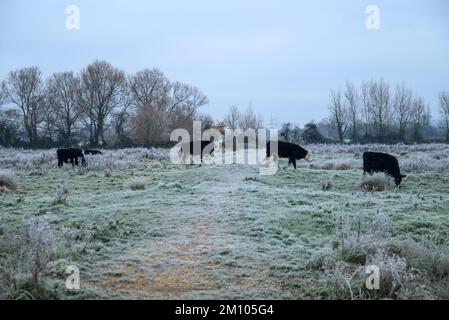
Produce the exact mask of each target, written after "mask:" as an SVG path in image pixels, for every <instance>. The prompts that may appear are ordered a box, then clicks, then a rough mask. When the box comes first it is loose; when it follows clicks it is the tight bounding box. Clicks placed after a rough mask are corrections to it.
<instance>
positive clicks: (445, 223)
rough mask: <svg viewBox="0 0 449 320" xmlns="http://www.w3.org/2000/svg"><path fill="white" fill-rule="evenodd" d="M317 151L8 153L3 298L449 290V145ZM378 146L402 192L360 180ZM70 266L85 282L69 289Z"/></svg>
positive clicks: (4, 155)
mask: <svg viewBox="0 0 449 320" xmlns="http://www.w3.org/2000/svg"><path fill="white" fill-rule="evenodd" d="M307 147H308V148H310V149H311V150H313V153H314V162H313V165H310V166H309V164H308V163H306V162H305V161H301V162H300V163H299V167H298V169H297V170H294V169H293V168H292V167H290V168H288V169H287V170H282V169H280V170H279V172H278V173H277V174H276V175H273V176H261V175H259V168H258V167H257V166H245V165H241V164H233V165H203V166H200V167H198V166H190V167H186V166H184V165H174V164H172V163H170V162H169V160H168V152H167V151H166V150H161V149H149V150H146V149H124V150H117V151H105V154H104V155H103V156H90V157H88V159H87V160H88V163H89V166H88V167H87V168H81V167H80V168H72V167H64V168H62V169H58V168H57V166H56V159H55V151H54V150H48V151H39V150H37V151H30V150H16V149H0V169H1V171H0V187H1V189H0V190H1V191H0V240H1V243H0V297H4V298H59V299H73V298H85V299H98V298H107V299H113V298H130V299H160V298H163V299H165V298H171V299H195V298H206V299H209V298H229V299H235V298H242V299H257V298H260V299H265V298H274V299H332V298H336V299H351V298H352V299H379V298H381V299H382V298H393V299H394V298H398V299H413V298H425V299H438V298H449V245H448V242H447V239H449V183H448V181H449V160H448V158H449V146H447V145H437V144H435V145H415V146H382V145H373V146H328V145H312V146H307ZM368 149H369V150H382V151H387V152H390V153H392V154H394V155H396V156H397V157H398V159H399V162H400V165H401V169H402V171H403V173H404V174H407V175H408V178H407V180H405V181H404V182H403V185H402V186H401V188H400V189H395V188H393V187H391V181H389V179H387V178H385V177H378V178H379V179H380V180H381V183H382V184H383V185H382V187H383V188H385V190H384V191H373V192H369V191H367V190H364V189H363V188H360V187H358V184H359V183H360V181H361V179H362V170H361V167H362V160H361V154H362V153H363V151H365V150H368ZM284 162H285V163H284ZM285 164H286V161H285V160H283V161H282V162H281V166H283V165H285ZM33 226H35V227H36V226H38V227H37V228H34V229H33ZM30 230H31V231H30ZM30 234H31V235H34V236H30ZM33 239H34V240H33ZM36 239H38V240H37V242H39V241H40V243H41V244H42V243H43V244H44V245H43V246H42V245H41V246H39V247H38V248H36V246H37V245H36ZM42 248H44V249H42ZM39 250H40V251H39ZM36 252H41V253H45V257H47V259H46V260H45V261H44V262H43V263H36V259H37V258H36ZM33 253H34V255H33ZM367 264H374V265H377V266H379V268H380V270H381V288H380V289H379V290H368V289H366V288H365V287H364V279H365V270H364V265H367ZM36 265H39V266H41V265H43V267H40V268H37V267H36ZM68 265H75V266H78V267H79V268H80V276H81V289H80V290H75V291H68V290H66V289H65V279H66V277H67V275H66V274H65V268H66V266H68ZM36 270H37V273H38V282H35V283H34V284H33V281H32V280H30V279H31V278H32V274H33V271H36ZM35 273H36V272H35Z"/></svg>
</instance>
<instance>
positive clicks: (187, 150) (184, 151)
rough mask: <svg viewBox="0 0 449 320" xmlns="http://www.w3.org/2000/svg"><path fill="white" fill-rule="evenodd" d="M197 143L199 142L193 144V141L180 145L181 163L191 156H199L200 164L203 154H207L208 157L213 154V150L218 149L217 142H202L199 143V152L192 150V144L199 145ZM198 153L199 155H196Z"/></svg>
mask: <svg viewBox="0 0 449 320" xmlns="http://www.w3.org/2000/svg"><path fill="white" fill-rule="evenodd" d="M199 142H200V141H195V142H194V141H190V142H186V143H183V144H182V145H181V155H182V159H183V162H185V159H186V158H187V157H188V156H189V155H191V156H193V155H195V156H198V155H199V156H200V157H201V162H202V161H203V154H207V153H208V154H209V155H212V154H213V153H214V150H215V148H216V149H218V148H219V143H218V142H213V141H205V140H202V141H201V149H200V150H194V143H199ZM206 148H207V149H206ZM209 149H210V150H209ZM205 150H206V151H205ZM198 151H200V154H198ZM194 152H195V154H194ZM204 152H206V153H204Z"/></svg>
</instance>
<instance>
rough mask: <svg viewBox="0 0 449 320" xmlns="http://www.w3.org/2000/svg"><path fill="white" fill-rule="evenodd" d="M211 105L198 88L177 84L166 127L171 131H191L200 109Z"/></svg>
mask: <svg viewBox="0 0 449 320" xmlns="http://www.w3.org/2000/svg"><path fill="white" fill-rule="evenodd" d="M208 103H209V99H208V98H207V97H206V96H205V95H204V94H203V93H202V92H201V91H200V90H199V89H198V88H196V87H194V86H191V85H188V84H184V83H180V82H175V83H174V84H173V87H172V95H171V99H170V104H169V110H168V114H167V117H166V126H167V127H168V128H169V129H170V130H173V129H176V128H184V129H189V127H190V126H191V125H192V120H193V119H194V118H195V115H196V114H197V112H198V109H199V108H200V107H202V106H204V105H206V104H208Z"/></svg>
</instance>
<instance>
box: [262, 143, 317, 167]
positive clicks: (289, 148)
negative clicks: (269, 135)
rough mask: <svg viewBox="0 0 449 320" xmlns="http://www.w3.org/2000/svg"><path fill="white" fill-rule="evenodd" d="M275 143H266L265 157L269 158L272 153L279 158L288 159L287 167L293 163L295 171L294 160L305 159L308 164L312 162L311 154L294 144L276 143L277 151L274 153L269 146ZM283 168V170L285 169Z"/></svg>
mask: <svg viewBox="0 0 449 320" xmlns="http://www.w3.org/2000/svg"><path fill="white" fill-rule="evenodd" d="M272 143H276V142H274V141H268V143H267V157H268V158H269V157H271V156H272V155H273V154H274V153H277V155H278V157H279V158H288V165H287V167H288V166H289V165H290V164H291V163H293V167H294V168H295V169H296V160H301V159H305V160H306V161H308V162H312V152H311V151H307V150H306V149H304V148H302V147H301V146H298V145H297V144H294V143H289V142H283V141H278V142H277V144H278V151H277V152H274V150H272V148H271V144H272ZM287 167H285V168H284V169H286V168H287Z"/></svg>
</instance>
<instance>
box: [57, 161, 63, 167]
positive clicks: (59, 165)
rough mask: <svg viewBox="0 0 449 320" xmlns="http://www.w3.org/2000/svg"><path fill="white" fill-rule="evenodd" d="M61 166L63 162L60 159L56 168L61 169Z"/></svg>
mask: <svg viewBox="0 0 449 320" xmlns="http://www.w3.org/2000/svg"><path fill="white" fill-rule="evenodd" d="M62 166H63V161H62V160H61V159H58V168H61V167H62Z"/></svg>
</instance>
